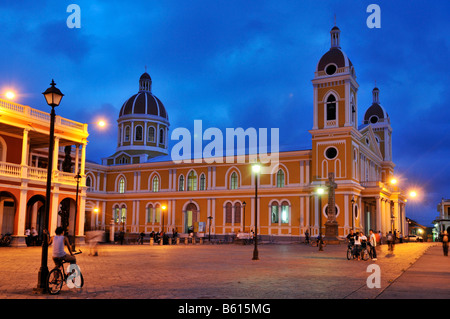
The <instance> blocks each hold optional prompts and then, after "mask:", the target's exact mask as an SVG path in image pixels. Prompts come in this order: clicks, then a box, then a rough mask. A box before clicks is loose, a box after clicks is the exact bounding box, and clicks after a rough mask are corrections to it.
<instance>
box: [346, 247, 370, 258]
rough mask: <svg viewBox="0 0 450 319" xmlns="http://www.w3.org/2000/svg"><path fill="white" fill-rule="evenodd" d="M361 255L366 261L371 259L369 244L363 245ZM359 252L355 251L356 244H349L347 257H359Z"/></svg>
mask: <svg viewBox="0 0 450 319" xmlns="http://www.w3.org/2000/svg"><path fill="white" fill-rule="evenodd" d="M359 255H360V256H361V259H362V260H364V261H367V260H369V258H370V256H371V252H370V248H369V247H367V246H361V251H360V252H359ZM357 256H358V254H357V253H356V252H355V246H354V245H351V244H349V245H348V246H347V259H348V260H350V259H355V258H357Z"/></svg>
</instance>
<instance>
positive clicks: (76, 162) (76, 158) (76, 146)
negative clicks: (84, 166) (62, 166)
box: [73, 144, 80, 174]
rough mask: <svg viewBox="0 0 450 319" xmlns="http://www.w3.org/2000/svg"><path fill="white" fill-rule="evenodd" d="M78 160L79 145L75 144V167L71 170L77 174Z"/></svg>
mask: <svg viewBox="0 0 450 319" xmlns="http://www.w3.org/2000/svg"><path fill="white" fill-rule="evenodd" d="M79 162H80V145H78V144H77V145H75V168H74V169H73V172H74V173H75V174H78V167H79V166H80V165H79Z"/></svg>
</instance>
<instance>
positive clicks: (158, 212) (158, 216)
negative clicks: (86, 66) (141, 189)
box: [155, 204, 161, 223]
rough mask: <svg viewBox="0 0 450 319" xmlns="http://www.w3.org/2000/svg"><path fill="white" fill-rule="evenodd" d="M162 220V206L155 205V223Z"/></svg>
mask: <svg viewBox="0 0 450 319" xmlns="http://www.w3.org/2000/svg"><path fill="white" fill-rule="evenodd" d="M160 221H161V206H160V205H159V204H156V205H155V223H159V222H160Z"/></svg>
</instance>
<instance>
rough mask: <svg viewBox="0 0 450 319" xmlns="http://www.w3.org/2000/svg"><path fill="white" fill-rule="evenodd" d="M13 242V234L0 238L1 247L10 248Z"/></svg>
mask: <svg viewBox="0 0 450 319" xmlns="http://www.w3.org/2000/svg"><path fill="white" fill-rule="evenodd" d="M11 240H12V237H11V234H10V233H6V234H5V235H3V236H2V237H1V238H0V246H2V247H8V246H9V245H11Z"/></svg>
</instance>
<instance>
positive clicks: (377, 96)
mask: <svg viewBox="0 0 450 319" xmlns="http://www.w3.org/2000/svg"><path fill="white" fill-rule="evenodd" d="M372 97H373V103H374V104H379V103H380V90H379V89H378V88H377V81H375V87H374V88H373V90H372Z"/></svg>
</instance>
